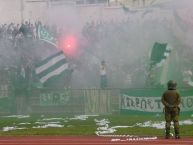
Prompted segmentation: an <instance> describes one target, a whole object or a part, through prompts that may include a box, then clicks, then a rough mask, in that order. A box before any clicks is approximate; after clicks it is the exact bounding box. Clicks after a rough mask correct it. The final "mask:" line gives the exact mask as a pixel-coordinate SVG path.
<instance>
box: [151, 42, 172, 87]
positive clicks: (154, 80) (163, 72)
mask: <svg viewBox="0 0 193 145" xmlns="http://www.w3.org/2000/svg"><path fill="white" fill-rule="evenodd" d="M171 50H172V48H171V47H170V46H169V45H168V44H167V43H158V42H156V43H154V45H153V48H152V50H151V56H150V70H149V76H148V79H149V80H148V82H150V84H151V86H153V87H155V86H160V85H164V84H165V83H166V82H167V81H168V78H170V74H169V72H170V69H169V68H171V67H170V64H171V59H170V55H171Z"/></svg>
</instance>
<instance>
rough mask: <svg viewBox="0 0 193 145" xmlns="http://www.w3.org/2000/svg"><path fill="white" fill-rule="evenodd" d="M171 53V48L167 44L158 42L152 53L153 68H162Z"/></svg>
mask: <svg viewBox="0 0 193 145" xmlns="http://www.w3.org/2000/svg"><path fill="white" fill-rule="evenodd" d="M170 52H171V47H170V46H169V45H168V44H167V43H158V42H156V43H155V44H154V46H153V49H152V52H151V58H150V61H151V67H154V66H157V67H160V66H162V65H163V64H164V62H165V61H166V59H167V57H168V56H169V54H170Z"/></svg>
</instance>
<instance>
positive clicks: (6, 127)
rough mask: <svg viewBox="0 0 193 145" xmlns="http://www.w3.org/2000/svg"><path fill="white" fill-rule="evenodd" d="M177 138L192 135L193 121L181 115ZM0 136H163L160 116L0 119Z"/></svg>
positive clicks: (8, 117)
mask: <svg viewBox="0 0 193 145" xmlns="http://www.w3.org/2000/svg"><path fill="white" fill-rule="evenodd" d="M180 124H181V125H180V130H181V136H182V137H183V136H192V135H193V117H192V116H191V115H183V116H182V115H181V118H180ZM0 135H1V136H10V135H13V136H18V135H22V136H23V135H24V136H25V135H100V136H104V135H131V136H164V116H163V114H157V115H142V114H141V115H105V116H97V115H96V116H95V115H94V116H72V117H67V116H62V115H60V116H43V115H41V116H1V117H0Z"/></svg>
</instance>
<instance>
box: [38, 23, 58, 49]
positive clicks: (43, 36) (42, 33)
mask: <svg viewBox="0 0 193 145" xmlns="http://www.w3.org/2000/svg"><path fill="white" fill-rule="evenodd" d="M38 38H39V39H40V40H43V41H46V42H48V43H50V44H52V45H54V46H56V47H57V40H56V38H55V37H54V36H53V35H52V34H51V33H50V32H49V31H48V30H47V29H46V28H45V27H43V26H42V25H39V26H38Z"/></svg>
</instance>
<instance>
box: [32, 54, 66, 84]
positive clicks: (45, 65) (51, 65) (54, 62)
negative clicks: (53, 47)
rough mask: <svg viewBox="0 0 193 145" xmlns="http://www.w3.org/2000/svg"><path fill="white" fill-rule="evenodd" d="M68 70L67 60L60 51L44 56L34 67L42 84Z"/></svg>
mask: <svg viewBox="0 0 193 145" xmlns="http://www.w3.org/2000/svg"><path fill="white" fill-rule="evenodd" d="M68 70H69V67H68V62H67V60H66V58H65V56H64V54H63V52H62V51H60V52H58V53H56V54H53V55H51V56H49V57H47V58H45V59H44V60H42V61H41V62H39V63H38V64H37V65H36V68H35V72H36V75H37V76H38V77H39V79H40V82H41V83H42V84H45V83H47V82H48V81H50V80H54V79H56V78H57V76H59V75H61V74H63V73H64V72H65V71H68Z"/></svg>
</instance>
